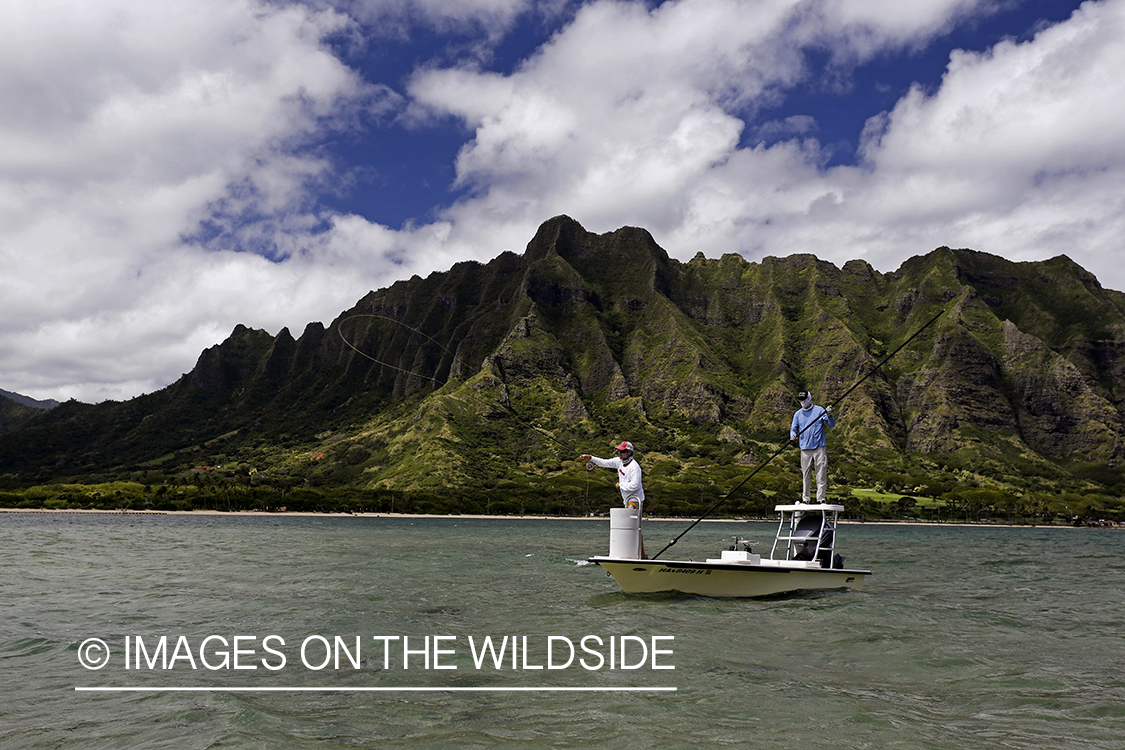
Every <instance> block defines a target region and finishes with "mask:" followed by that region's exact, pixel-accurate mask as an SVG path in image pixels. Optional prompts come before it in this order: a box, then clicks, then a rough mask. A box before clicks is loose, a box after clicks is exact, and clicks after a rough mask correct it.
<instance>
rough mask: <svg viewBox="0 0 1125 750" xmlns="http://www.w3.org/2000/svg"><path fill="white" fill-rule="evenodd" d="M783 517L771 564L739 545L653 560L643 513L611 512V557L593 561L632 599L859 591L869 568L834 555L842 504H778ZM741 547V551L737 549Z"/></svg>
mask: <svg viewBox="0 0 1125 750" xmlns="http://www.w3.org/2000/svg"><path fill="white" fill-rule="evenodd" d="M774 510H776V511H778V512H779V513H780V514H781V520H780V522H779V523H778V527H777V535H776V537H775V538H774V542H773V548H772V549H771V550H770V555H769V557H768V558H763V557H762V556H761V555H759V554H757V553H754V552H753V551H752V550H751V549H750V545H751V544H756V542H752V543H751V542H746V541H744V540H736V542H735V545H733V546H732V547H731V548H730V549H728V550H723V551H722V553H721V555H720V557H718V558H711V559H707V560H704V561H702V562H697V561H693V560H649V559H646V558H644V557H642V555H641V531H640V523H641V518H640V512H639V511H637V510H633V509H629V508H614V509H612V510H611V511H610V532H609V555H608V556H600V555H599V556H595V557H591V558H590V562H594V563H597V564H598V565H600V566H602V567H603V568H605V569H606V571H607V572H608V573H609V575H611V576H613V579H614V580H615V581H617V583H618V584H619V585H620V586H621V588H622V589H624V590H625V591H626V592H627V593H630V594H644V593H655V592H660V591H680V592H683V593H685V594H698V595H701V596H732V597H734V596H737V597H745V596H770V595H771V594H783V593H786V592H790V591H804V590H813V589H843V588H850V589H856V590H861V589H862V588H863V581H864V578H866V577H867V576H869V575H871V571H869V570H854V569H849V568H845V567H844V558H843V557H841V556H840V555H838V554H836V526H837V522H838V519H839V515H840V512H841V511H843V510H844V506H842V505H827V504H819V503H818V504H811V505H806V504H803V503H797V504H795V505H778V506H775V508H774ZM739 544H741V545H742V547H743V549H738V546H739Z"/></svg>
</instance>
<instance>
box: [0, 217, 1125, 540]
mask: <svg viewBox="0 0 1125 750" xmlns="http://www.w3.org/2000/svg"><path fill="white" fill-rule="evenodd" d="M939 313H940V316H939ZM935 316H939V317H938V318H937V320H936V322H935V323H934V324H933V325H932V326H930V327H928V328H926V329H925V330H924V331H923V332H922V334H921V335H920V336H918V337H917V338H916V339H914V340H911V341H910V342H909V345H907V346H906V347H905V348H903V349H902V350H901V351H900V352H899V353H898V354H897V355H896V356H895V357H894V358H893V359H892V360H890V361H889V362H887V363H886V364H885V365H884V366H882V367H881V368H879V369H878V370H876V369H875V365H876V363H878V362H879V361H880V360H882V359H883V358H884V357H886V356H887V355H888V354H889V353H891V352H892V351H895V350H896V349H897V348H898V347H899V346H901V345H902V344H903V343H904V342H906V341H907V340H908V338H909V337H910V336H911V334H913V333H914V332H916V331H918V330H919V329H920V328H921V327H922V326H923V325H924V324H926V323H927V321H930V320H931V319H934V318H935ZM1122 372H1125V295H1123V294H1121V293H1119V292H1114V291H1112V290H1106V289H1102V288H1101V287H1100V286H1099V285H1098V284H1097V281H1096V280H1094V279H1093V278H1092V277H1091V276H1090V275H1089V274H1087V273H1086V272H1085V271H1083V270H1082V269H1081V268H1078V267H1077V266H1075V265H1074V264H1073V263H1071V262H1069V261H1067V260H1066V259H1065V258H1062V259H1054V260H1052V261H1046V262H1042V263H1010V262H1008V261H1004V260H1003V259H1000V258H996V257H995V256H990V255H986V254H984V253H977V252H974V251H971V250H951V249H949V248H939V249H938V250H935V251H934V252H932V253H929V254H928V255H926V256H921V257H916V258H912V259H910V260H909V261H907V262H906V263H904V264H903V266H902V267H901V268H900V269H899V270H898V271H896V272H894V273H890V274H881V273H879V272H877V271H875V270H874V269H873V268H871V267H870V266H869V265H867V264H866V263H864V262H862V261H852V262H849V263H848V264H846V265H845V267H844V268H843V269H839V268H836V267H835V266H833V265H832V264H829V263H826V262H823V261H820V260H818V259H816V258H815V257H813V256H811V255H795V256H791V257H789V258H766V259H764V260H763V261H762V262H761V263H749V262H747V261H745V260H744V259H743V258H741V257H740V256H737V255H733V254H728V255H724V256H723V257H722V258H720V259H718V260H709V259H706V258H703V257H702V256H700V257H697V258H695V259H693V260H692V261H691V262H689V263H679V262H677V261H675V260H672V259H670V258H669V257H668V255H667V253H665V252H664V251H663V250H662V249H661V248H659V247H658V246H657V245H656V244H655V242H653V240H652V238H651V236H649V235H648V233H647V232H645V231H644V230H640V229H629V228H626V229H621V230H618V231H617V232H613V233H610V234H605V235H593V234H590V233H587V232H585V230H583V229H582V228H581V227H580V226H579V225H578V224H577V223H575V222H573V221H571V220H570V219H567V218H566V217H558V218H556V219H552V220H551V221H549V222H547V223H545V224H544V225H543V227H541V228H540V230H539V233H538V234H537V235H536V237H535V238H534V239H533V240H532V242H531V243H530V244H529V245H528V249H527V252H526V253H524V254H523V255H522V256H521V255H515V254H513V253H503V254H501V255H500V256H499V257H497V258H496V259H494V260H493V261H491V262H490V263H488V264H480V263H461V264H458V265H456V266H454V267H453V268H451V269H450V270H449V271H447V272H445V273H437V274H432V275H430V276H429V277H427V278H426V279H420V278H417V277H415V278H413V279H410V280H408V281H402V282H399V283H396V284H395V285H393V286H391V287H390V288H388V289H383V290H379V291H376V292H371V293H370V294H368V295H367V296H366V297H364V299H362V300H360V302H359V303H358V304H357V305H356V306H355V307H354V308H353V309H351V310H349V311H347V312H345V313H343V314H342V315H341V316H340V318H338V319H337V320H336V321H334V322H333V323H332V324H331V325H330V326H328V327H327V328H325V327H324V326H322V325H320V324H319V323H316V324H310V325H309V326H308V327H307V328H306V329H305V331H304V332H303V333H302V334H301V336H300V337H299V338H294V337H293V336H292V335H291V334H290V333H289V331H287V330H283V331H281V332H280V333H278V334H277V335H276V336H271V335H269V334H267V333H266V332H264V331H254V330H250V329H247V328H245V327H243V326H238V327H237V328H236V329H235V330H234V332H233V333H232V334H231V336H230V337H229V338H228V339H227V340H226V341H224V342H223V343H221V344H219V345H217V346H214V347H211V348H210V349H207V350H206V351H204V352H203V353H202V354H201V355H200V358H199V361H198V362H197V364H196V366H195V367H194V368H193V370H192V371H191V372H190V373H188V374H187V375H185V376H184V377H183V378H181V379H180V380H179V381H178V382H176V383H174V384H172V385H170V386H168V387H167V388H165V389H163V390H161V391H159V392H156V393H152V394H148V395H145V396H142V397H139V398H136V399H132V400H130V401H126V402H121V403H113V402H109V403H104V404H98V405H94V406H91V405H88V404H80V403H77V402H73V401H72V402H68V403H65V404H62V405H60V406H58V407H56V408H54V409H52V410H50V411H41V410H36V411H35V413H29V412H26V411H20V410H19V409H14V408H8V409H7V411H6V412H2V413H0V417H2V416H3V415H4V413H6V414H8V415H9V417H10V419H9V421H7V422H0V506H7V507H60V508H102V509H116V508H128V509H137V510H139V509H145V508H151V509H154V510H171V509H201V508H206V509H212V510H231V511H235V510H250V509H261V510H279V509H281V508H285V509H287V510H290V511H293V510H308V511H341V512H358V511H373V512H392V511H394V512H428V513H498V514H521V513H523V514H547V515H585V514H589V513H599V512H604V511H605V510H607V509H608V508H610V507H613V506H615V505H616V504H617V503H618V502H619V500H618V498H617V495H616V492H615V491H614V489H613V482H612V475H608V474H607V473H605V472H588V471H586V470H585V468H584V467H583V466H581V465H580V464H579V462H578V461H577V460H576V457H577V456H578V455H579V454H581V453H594V454H600V455H608V454H610V453H611V448H610V446H612V445H613V444H614V443H616V442H617V441H619V440H622V439H628V440H630V441H632V442H633V443H634V444H635V445H636V446H637V447H638V451H639V455H640V460H641V462H642V465H643V466H644V468H645V472H646V482H645V486H646V494H647V496H648V503H647V512H648V513H650V514H653V515H664V516H683V517H697V516H698V514H700V513H702V512H703V511H704V510H705V509H706V508H708V507H710V506H711V505H712V504H714V503H715V502H716V501H717V500H719V499H720V498H722V497H723V496H724V495H725V494H726V493H727V492H729V490H730V488H732V487H734V486H735V485H737V484H738V483H739V482H740V481H742V479H744V478H745V477H746V476H747V475H748V474H749V473H750V472H751V471H754V470H755V468H756V467H757V466H758V465H759V463H760V462H762V461H764V460H765V459H766V458H767V457H769V456H771V455H772V454H773V453H774V452H775V451H777V449H778V447H779V446H780V445H782V444H783V443H784V441H785V440H786V438H787V427H788V423H789V419H790V417H791V415H792V411H793V409H794V408H795V403H794V401H793V393H794V392H795V391H796V390H798V389H800V388H806V387H807V388H810V389H812V390H813V392H814V393H815V394H817V400H818V401H819V402H820V403H822V404H823V403H829V402H832V401H833V400H836V399H839V398H840V397H841V396H842V395H843V394H844V393H845V392H847V391H848V390H849V389H850V388H851V386H852V385H853V384H855V383H857V382H859V381H860V380H861V379H864V378H865V377H866V376H868V375H870V377H866V379H864V380H863V384H862V386H861V387H859V388H857V389H855V390H854V391H852V392H850V393H849V395H848V397H847V399H846V400H844V401H843V402H841V403H840V404H839V408H838V410H837V412H836V413H837V416H838V417H839V424H838V425H837V426H836V427H835V428H833V429H832V431H831V433H830V435H831V436H830V455H831V459H830V461H831V466H832V481H831V485H832V490H831V492H832V496H833V499H834V500H835V501H837V502H840V503H842V504H844V505H845V506H846V508H847V514H848V515H849V516H851V517H853V518H865V519H903V520H905V519H919V520H933V521H935V522H936V521H942V522H952V521H966V520H968V521H970V522H982V523H983V522H988V523H1032V522H1034V523H1067V524H1071V523H1099V522H1101V521H1121V520H1125V508H1123V503H1122V498H1123V496H1125V445H1123V441H1122V436H1125V418H1123V416H1122V415H1123V414H1125V380H1123V379H1122V378H1121V377H1120V374H1121V373H1122ZM0 406H3V404H2V403H0ZM794 464H795V459H794V458H793V454H792V453H788V454H783V455H781V456H779V457H778V458H777V459H776V460H775V461H773V462H772V463H770V464H768V465H767V466H766V467H765V468H764V469H762V470H761V472H760V473H759V474H758V475H756V476H755V477H754V478H753V479H752V480H751V481H750V482H748V483H747V484H746V486H745V487H743V488H742V489H741V490H740V491H739V492H738V493H736V494H735V495H733V496H731V497H730V499H729V500H728V501H726V502H725V503H724V504H723V505H722V507H721V508H720V509H719V511H718V512H717V514H718V515H721V516H728V517H761V516H766V515H769V514H770V512H771V510H772V507H773V505H774V504H777V503H781V502H789V501H793V500H796V499H797V497H798V491H799V478H798V477H797V475H796V470H795V465H794Z"/></svg>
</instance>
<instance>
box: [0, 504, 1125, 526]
mask: <svg viewBox="0 0 1125 750" xmlns="http://www.w3.org/2000/svg"><path fill="white" fill-rule="evenodd" d="M0 513H48V514H59V513H70V514H76V515H90V514H97V515H116V516H225V517H236V516H250V517H269V518H285V517H290V518H434V519H438V518H446V519H450V520H498V521H503V520H521V521H525V520H526V521H607V522H608V521H609V515H608V514H607V515H604V516H535V515H523V516H492V515H484V514H471V513H462V514H449V515H435V514H432V513H317V512H315V511H281V512H273V511H265V510H231V511H225V510H101V509H98V508H0ZM644 520H645V522H648V523H654V522H657V521H660V522H672V523H686V522H690V521H693V520H695V519H691V518H658V517H646V518H645V519H644ZM701 522H702V523H777V519H774V518H704V519H702V520H701ZM840 523H841V524H848V525H856V526H956V527H964V528H989V529H1118V530H1120V529H1122V528H1125V527H1121V526H1063V525H1059V524H1007V523H964V522H949V523H943V522H941V521H888V520H885V519H884V520H878V521H856V520H854V519H840Z"/></svg>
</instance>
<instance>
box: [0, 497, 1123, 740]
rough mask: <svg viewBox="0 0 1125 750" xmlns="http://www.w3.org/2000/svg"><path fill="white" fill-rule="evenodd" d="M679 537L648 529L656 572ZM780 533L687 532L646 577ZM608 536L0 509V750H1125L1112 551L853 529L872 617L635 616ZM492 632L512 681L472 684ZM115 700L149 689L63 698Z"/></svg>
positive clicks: (736, 603)
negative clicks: (617, 578)
mask: <svg viewBox="0 0 1125 750" xmlns="http://www.w3.org/2000/svg"><path fill="white" fill-rule="evenodd" d="M686 525H687V522H657V521H647V522H646V526H645V533H646V540H647V542H648V546H649V548H650V551H651V550H652V549H653V548H654V547H655V548H657V549H658V548H659V546H663V544H664V543H666V542H667V541H668V539H670V538H671V537H673V536H675V534H677V533H679V532H680V531H682V530H683V529H684V528H685V527H686ZM772 533H773V526H772V525H767V524H753V523H751V524H744V523H706V524H701V525H700V526H699V527H697V528H696V529H694V530H693V531H692V532H691V533H690V534H688V535H687V536H685V537H684V539H683V540H682V541H681V542H680V543H679V544H678V545H677V546H676V547H675V548H673V550H674V552H673V550H669V552H667V553H665V555H664V557H666V558H670V559H675V558H692V557H693V558H695V559H701V558H704V557H707V556H715V554H716V552H717V550H718V549H721V548H722V547H723V546H725V545H726V544H727V543H728V542H729V540H730V538H731V537H732V536H734V535H741V536H745V537H750V538H753V539H758V540H761V541H762V542H766V540H768V539H770V538H772ZM608 536H609V532H608V522H607V521H569V520H526V519H511V520H498V519H497V520H492V519H481V520H475V519H453V518H430V519H410V518H359V517H280V516H279V517H261V516H254V517H251V516H173V515H137V514H129V515H109V514H105V515H103V514H32V513H2V514H0V601H2V602H3V605H2V608H0V682H2V684H3V701H2V702H0V748H447V747H448V748H452V747H456V748H622V749H623V750H624V749H629V750H636V749H638V748H684V747H709V748H722V747H732V748H734V747H737V748H747V747H749V748H779V749H780V748H785V749H786V750H791V749H792V748H802V747H810V746H811V747H826V748H933V749H935V750H936V749H946V748H948V749H951V750H952V749H958V750H963V749H965V748H1043V749H1048V748H1049V749H1051V750H1058V749H1059V748H1083V749H1086V748H1115V749H1117V748H1122V747H1125V533H1123V532H1119V531H1112V530H1075V529H1025V528H983V527H977V528H964V527H940V526H882V525H879V526H876V525H870V526H865V525H848V526H846V527H845V528H843V529H842V530H841V533H840V541H839V545H838V547H839V550H840V551H841V552H842V553H843V554H844V555H845V556H846V557H847V565H848V566H849V567H861V568H868V569H871V570H873V571H874V575H873V576H871V577H870V578H869V579H868V581H867V587H866V590H865V591H863V592H855V591H842V592H830V593H820V594H808V595H797V596H785V597H778V598H772V599H765V600H719V599H704V598H699V597H691V596H681V595H653V596H629V595H625V594H623V593H621V592H620V590H619V589H618V587H617V585H616V584H615V583H614V582H613V581H612V580H611V579H609V578H606V576H605V574H604V573H603V572H602V571H601V569H600V568H598V567H597V566H594V565H588V564H583V561H584V559H585V558H586V557H587V556H589V555H592V554H603V553H605V552H606V551H607V549H608ZM162 636H163V637H165V639H166V640H165V645H166V650H165V651H164V652H163V653H161V652H160V651H159V647H158V644H159V639H160V638H161V637H162ZM267 636H274V639H273V640H266V638H267ZM504 636H508V637H509V641H508V645H509V646H510V643H511V639H512V638H514V639H515V640H516V642H517V643H518V644H519V645H520V647H521V652H519V653H518V656H517V659H516V660H515V662H514V663H513V662H512V660H511V658H510V653H511V652H510V651H506V652H505V654H504V658H503V660H502V661H501V662H500V663H499V664H497V663H496V662H495V661H494V660H493V659H491V657H487V656H486V657H485V658H484V659H483V661H482V662H481V663H480V665H479V666H478V665H477V664H476V658H477V657H478V656H480V654H479V653H474V651H473V648H474V647H475V648H476V649H478V651H479V649H480V648H481V644H482V643H483V641H484V639H485V638H486V637H491V638H492V639H493V645H494V648H497V649H498V648H499V646H500V644H501V643H502V642H503V641H502V639H503V637H504ZM552 636H553V637H554V638H553V640H550V639H551V637H552ZM588 636H592V637H594V638H596V639H600V640H587V641H586V642H585V643H586V645H587V646H588V647H589V650H588V651H583V650H582V648H581V644H582V639H583V638H586V637H588ZM337 637H339V639H340V643H342V645H343V650H340V649H339V647H338V646H337V642H336V639H337ZM356 637H359V639H360V641H359V646H358V647H357V646H356V645H355V643H356V641H355V639H356ZM377 637H378V638H377ZM94 638H97V639H100V641H101V642H102V643H104V648H103V646H102V645H100V644H99V643H97V642H94V641H91V640H89V639H94ZM236 638H238V640H237V641H236V640H235V639H236ZM127 639H128V641H127ZM427 639H428V640H427ZM470 639H471V643H470ZM524 639H526V644H527V650H526V652H523V651H522V646H523V645H524V642H525V641H524ZM611 639H612V642H613V644H614V653H613V654H610V652H609V645H608V644H609V643H610V642H611ZM138 640H139V641H140V642H141V643H142V644H143V653H140V654H138V653H137V652H136V644H137V641H138ZM127 642H128V643H129V645H130V649H131V650H130V656H131V660H130V661H129V662H128V667H129V668H126V652H125V646H126V643H127ZM404 642H405V645H406V648H407V649H408V651H409V653H407V654H406V656H405V663H404V655H403V644H404ZM302 644H305V646H306V648H305V654H304V658H303V659H302V656H301V646H302ZM568 644H571V645H573V646H574V647H575V658H574V659H573V660H571V661H570V662H569V664H568V663H567V657H568V655H569V653H568V651H567V649H568ZM599 644H601V645H599ZM621 644H624V648H625V654H624V666H626V667H629V668H628V669H622V668H619V667H620V665H621V659H620V658H619V657H620V656H621V654H619V653H618V651H617V649H618V647H620V646H621ZM548 645H550V646H551V648H552V651H551V652H550V653H548V651H547V647H548ZM266 646H269V647H271V648H272V651H269V650H266V648H265V647H266ZM325 646H327V649H326V648H325ZM235 649H237V650H239V651H240V652H241V653H239V654H238V655H237V665H238V666H239V669H235V668H234V664H235V655H234V654H233V652H234V650H235ZM654 649H655V650H658V651H659V653H657V654H655V655H654V654H653V653H652V651H653V650H654ZM334 651H336V652H338V654H339V658H340V663H339V667H338V668H337V666H336V664H334V663H333V662H332V659H331V658H328V657H331V656H332V655H333V652H334ZM435 651H436V652H435ZM224 654H226V656H225V657H224ZM583 657H584V658H585V659H586V661H585V665H583V664H582V663H581V661H580V659H581V658H583ZM611 657H612V660H613V664H614V668H613V669H610V668H609V663H610V661H611ZM103 658H106V659H107V662H106V663H105V665H104V666H103V667H101V668H100V669H96V670H93V669H87V668H85V667H84V666H83V664H82V660H84V659H85V660H87V662H88V663H90V664H94V663H96V662H98V661H99V660H101V659H103ZM169 658H170V659H172V661H171V663H170V664H168V665H165V663H164V660H165V659H169ZM282 658H284V659H285V661H284V664H282ZM326 658H327V661H328V663H327V664H326V665H325V666H323V667H321V664H322V663H323V662H324V661H325V660H326ZM352 658H354V659H355V662H358V666H356V663H355V662H353V661H352ZM150 659H151V660H152V661H151V667H150V661H149V660H150ZM224 659H225V660H226V663H225V666H224ZM427 659H431V661H429V662H428V663H427ZM599 661H600V663H599ZM203 662H206V665H205V664H204V663H203ZM193 665H194V667H195V668H194V669H193ZM208 665H209V666H208ZM267 665H269V666H267ZM165 666H167V667H168V668H165ZM536 666H539V667H541V668H539V669H536V668H535V667H536ZM548 666H555V667H562V668H558V669H548V668H547V667H548ZM654 666H655V667H669V666H671V667H674V669H667V668H662V669H657V668H654ZM210 667H215V668H213V669H212V668H210ZM249 667H254V668H253V669H251V668H249ZM270 667H273V668H270ZM427 667H428V668H427ZM439 667H441V668H439ZM449 667H455V668H449ZM105 687H129V688H144V689H145V690H143V691H128V692H107V691H101V690H98V691H90V690H76V688H105ZM373 687H378V688H396V689H397V690H396V691H382V692H376V691H370V690H364V688H373ZM153 688H164V689H158V690H153ZM172 688H176V690H172ZM184 688H189V689H190V690H184ZM265 688H281V689H280V690H265ZM294 688H317V689H318V690H300V691H298V690H295V689H294ZM319 688H332V689H333V690H332V691H320V690H319ZM417 688H436V690H429V691H422V690H417ZM512 688H519V690H512ZM543 688H551V690H543ZM558 688H570V689H571V690H567V691H560V690H557V689H558ZM594 688H596V689H597V690H594ZM659 688H675V690H674V691H673V690H666V689H665V690H661V689H659ZM239 689H241V690H239ZM485 689H486V690H485Z"/></svg>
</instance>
